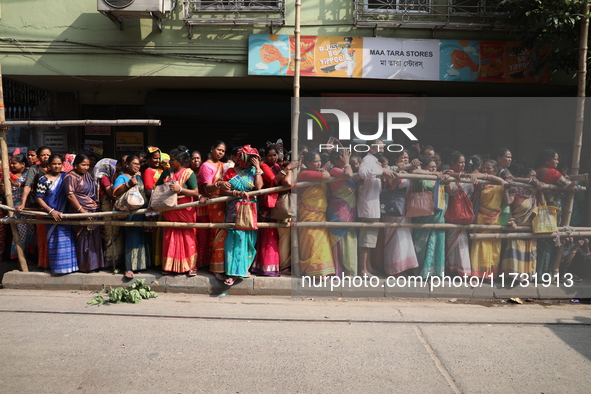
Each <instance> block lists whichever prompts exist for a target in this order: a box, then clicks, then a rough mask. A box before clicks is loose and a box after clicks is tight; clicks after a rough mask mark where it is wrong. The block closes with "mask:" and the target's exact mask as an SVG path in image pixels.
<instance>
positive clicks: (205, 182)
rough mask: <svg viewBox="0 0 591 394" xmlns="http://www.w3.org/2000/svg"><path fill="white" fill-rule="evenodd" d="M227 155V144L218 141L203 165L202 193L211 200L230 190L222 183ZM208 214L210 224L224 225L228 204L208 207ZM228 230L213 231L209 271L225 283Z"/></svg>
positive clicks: (201, 171)
mask: <svg viewBox="0 0 591 394" xmlns="http://www.w3.org/2000/svg"><path fill="white" fill-rule="evenodd" d="M225 154H226V144H225V143H224V142H222V141H216V142H215V143H214V144H213V146H212V147H211V152H210V155H209V159H208V160H207V161H206V162H204V163H203V164H201V168H200V169H199V176H198V182H199V184H200V185H202V186H201V187H202V191H203V192H204V194H206V195H207V196H208V197H210V198H216V197H220V194H221V193H220V192H221V190H222V189H223V190H226V191H229V190H230V184H229V183H228V182H224V181H222V176H223V170H224V163H223V162H222V161H221V160H222V158H223V157H224V155H225ZM207 214H208V216H209V221H210V223H223V222H224V220H225V218H226V204H225V203H223V202H222V203H217V204H211V205H207ZM226 234H227V232H226V230H225V229H221V228H216V229H212V230H211V237H210V242H211V250H210V256H211V257H210V261H209V270H210V271H211V272H213V274H214V275H215V277H216V278H217V279H218V280H221V281H224V280H226V277H225V275H224V272H225V264H224V244H225V242H226Z"/></svg>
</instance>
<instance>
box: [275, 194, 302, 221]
mask: <svg viewBox="0 0 591 394" xmlns="http://www.w3.org/2000/svg"><path fill="white" fill-rule="evenodd" d="M296 212H297V205H296V195H295V194H294V193H289V192H288V193H284V194H280V195H279V196H278V198H277V202H276V203H275V207H274V208H272V209H271V219H276V220H283V219H291V218H292V217H294V216H295V215H296Z"/></svg>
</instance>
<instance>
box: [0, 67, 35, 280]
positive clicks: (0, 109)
mask: <svg viewBox="0 0 591 394" xmlns="http://www.w3.org/2000/svg"><path fill="white" fill-rule="evenodd" d="M5 120H6V118H5V113H4V88H3V86H2V69H1V67H0V123H2V125H1V126H0V150H1V151H2V153H1V155H2V173H3V174H4V180H3V182H4V196H5V197H6V203H7V204H8V206H9V207H14V201H13V199H12V189H11V186H10V172H9V169H8V143H7V141H6V127H7V125H6V123H9V122H5ZM12 215H14V213H13V212H10V211H9V212H8V216H12ZM10 228H11V230H12V238H13V240H14V245H15V247H16V253H17V255H18V262H19V265H20V267H21V271H23V272H28V271H29V268H28V267H27V260H26V259H25V252H24V251H23V246H22V243H21V238H20V235H19V233H18V228H17V225H16V224H11V225H10ZM8 247H10V245H8Z"/></svg>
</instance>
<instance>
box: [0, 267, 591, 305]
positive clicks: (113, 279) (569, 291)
mask: <svg viewBox="0 0 591 394" xmlns="http://www.w3.org/2000/svg"><path fill="white" fill-rule="evenodd" d="M135 278H136V279H145V283H146V284H147V285H150V286H151V287H152V288H153V290H154V291H156V292H166V293H189V294H211V295H219V294H223V293H227V294H229V295H261V296H293V297H330V298H334V297H345V298H383V297H386V298H417V297H418V298H438V299H441V298H444V299H445V298H467V299H508V298H521V299H528V298H529V299H571V298H591V282H587V281H585V282H577V283H575V284H574V285H573V286H571V287H566V286H564V285H561V286H556V285H555V284H553V285H551V286H548V287H544V286H537V287H536V286H534V285H533V284H530V286H529V287H521V286H516V287H513V288H510V289H508V288H503V287H501V286H500V285H498V284H493V286H491V285H490V284H487V285H485V286H479V287H475V288H471V287H465V286H464V287H459V288H456V287H433V288H431V286H430V283H428V284H426V285H425V286H420V287H418V288H413V287H401V288H394V287H392V288H391V287H388V286H385V285H384V284H385V281H384V280H380V285H379V288H366V289H364V288H347V287H343V288H335V289H334V290H333V291H330V289H328V288H306V289H303V288H302V287H301V285H302V284H301V281H300V280H297V282H295V283H294V281H295V280H296V279H295V278H293V279H292V278H291V277H289V276H281V277H265V276H252V277H250V278H244V279H242V280H240V281H238V282H237V283H236V284H235V285H233V286H226V285H224V284H223V283H221V282H220V281H219V280H217V279H216V278H215V277H214V276H213V274H211V273H210V272H206V271H203V272H199V273H198V274H197V276H194V277H187V276H186V275H162V273H160V272H153V271H147V272H142V273H136V274H135ZM130 283H132V281H131V280H128V279H126V278H124V277H123V275H122V274H113V273H110V272H104V271H103V272H93V273H78V272H75V273H72V274H67V275H52V274H49V273H47V272H22V271H19V270H13V271H9V272H6V273H5V274H4V278H3V280H2V287H3V288H6V289H23V290H102V289H109V288H114V287H119V286H128V285H129V284H130ZM329 284H330V281H329Z"/></svg>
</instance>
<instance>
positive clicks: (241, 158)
mask: <svg viewBox="0 0 591 394" xmlns="http://www.w3.org/2000/svg"><path fill="white" fill-rule="evenodd" d="M250 156H256V157H258V158H259V160H260V159H261V156H260V155H259V151H258V150H256V149H255V148H251V147H250V145H244V146H243V147H242V148H240V149H238V153H237V155H236V166H238V167H246V166H247V165H248V158H249V157H250Z"/></svg>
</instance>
